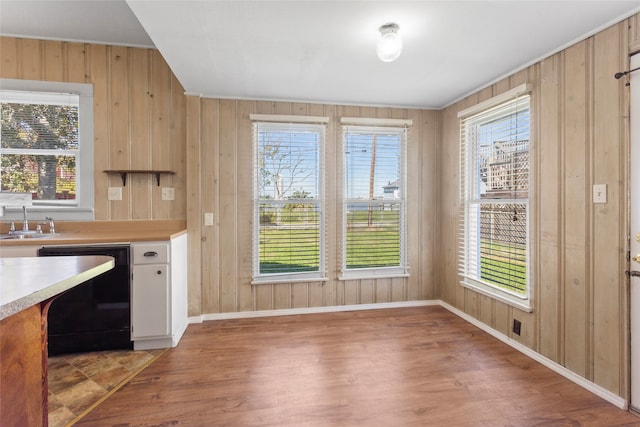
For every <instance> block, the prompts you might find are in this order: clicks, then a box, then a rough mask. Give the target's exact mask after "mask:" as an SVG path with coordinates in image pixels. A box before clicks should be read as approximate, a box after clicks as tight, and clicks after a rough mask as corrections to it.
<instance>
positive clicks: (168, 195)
mask: <svg viewBox="0 0 640 427" xmlns="http://www.w3.org/2000/svg"><path fill="white" fill-rule="evenodd" d="M174 199H175V191H174V190H173V187H162V200H174Z"/></svg>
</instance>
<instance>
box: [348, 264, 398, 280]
mask: <svg viewBox="0 0 640 427" xmlns="http://www.w3.org/2000/svg"><path fill="white" fill-rule="evenodd" d="M404 277H409V268H408V267H383V268H363V269H354V270H344V271H342V274H341V275H340V277H338V280H367V279H394V278H404Z"/></svg>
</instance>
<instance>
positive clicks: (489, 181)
mask: <svg viewBox="0 0 640 427" xmlns="http://www.w3.org/2000/svg"><path fill="white" fill-rule="evenodd" d="M529 129H530V99H529V95H523V96H519V97H517V98H515V99H511V100H509V101H507V102H503V103H501V104H499V105H497V106H494V107H491V108H488V109H486V110H484V111H482V112H480V113H477V114H475V115H472V116H469V117H464V118H462V120H461V127H460V130H461V135H460V141H461V191H460V195H461V207H462V209H463V212H462V213H461V215H460V218H461V229H460V236H461V238H462V240H461V242H460V274H461V275H462V278H463V285H467V286H471V287H475V288H477V289H479V290H480V291H488V293H490V294H492V295H497V296H498V297H499V298H503V299H506V300H507V301H513V302H515V303H516V305H517V304H521V303H522V300H528V297H529V280H528V278H529V265H528V264H529V250H528V247H529V136H530V130H529ZM524 305H525V306H526V305H528V303H524Z"/></svg>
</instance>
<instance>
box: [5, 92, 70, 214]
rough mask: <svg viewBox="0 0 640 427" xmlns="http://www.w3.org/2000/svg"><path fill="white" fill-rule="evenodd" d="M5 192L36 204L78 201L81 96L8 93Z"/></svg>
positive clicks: (6, 107)
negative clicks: (23, 194) (29, 197)
mask: <svg viewBox="0 0 640 427" xmlns="http://www.w3.org/2000/svg"><path fill="white" fill-rule="evenodd" d="M0 106H1V109H2V135H1V144H0V147H1V148H0V156H1V162H2V168H1V171H2V172H1V173H2V191H9V192H14V191H15V192H28V193H32V195H33V199H34V201H57V202H58V203H65V201H69V200H71V201H73V200H75V198H76V193H77V191H76V190H77V185H76V184H77V174H76V168H77V163H78V156H79V152H80V150H79V148H80V140H79V132H78V130H79V125H78V116H79V114H78V111H79V97H78V95H74V94H62V93H38V92H20V91H6V90H5V91H2V92H1V102H0Z"/></svg>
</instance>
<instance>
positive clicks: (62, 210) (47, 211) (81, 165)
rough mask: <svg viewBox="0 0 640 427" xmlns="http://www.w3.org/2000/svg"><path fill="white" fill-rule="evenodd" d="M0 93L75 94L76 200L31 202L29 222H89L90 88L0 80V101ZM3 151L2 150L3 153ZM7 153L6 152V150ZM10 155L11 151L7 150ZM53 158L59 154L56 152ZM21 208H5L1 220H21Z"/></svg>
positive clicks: (91, 177)
mask: <svg viewBox="0 0 640 427" xmlns="http://www.w3.org/2000/svg"><path fill="white" fill-rule="evenodd" d="M3 91H20V92H26V93H25V95H26V96H30V94H29V92H32V93H33V94H34V95H37V93H42V94H45V95H44V96H45V97H46V96H51V95H56V94H75V95H78V99H79V104H78V138H79V154H78V156H77V158H76V199H75V200H64V201H59V202H56V201H53V200H47V201H37V200H34V201H33V205H32V206H29V207H28V209H27V210H28V217H29V219H30V220H35V221H38V220H40V221H41V220H44V219H45V217H53V218H54V219H56V220H74V221H92V220H93V219H94V186H93V183H94V165H93V162H94V159H93V144H94V141H93V85H92V84H87V83H65V82H46V81H39V80H19V79H0V98H2V99H4V97H3V96H2V92H3ZM3 151H4V150H3ZM7 151H9V150H7ZM10 151H11V152H13V151H14V150H10ZM55 154H57V155H59V154H60V151H58V150H56V153H55ZM22 216H23V211H22V208H21V207H15V206H7V207H6V208H5V214H4V216H3V217H2V220H4V221H19V220H22Z"/></svg>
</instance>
